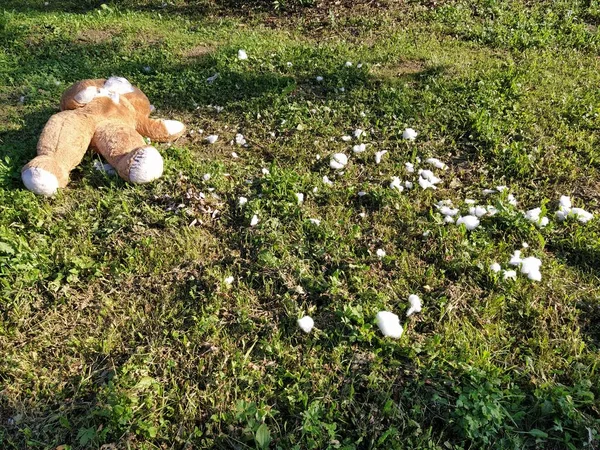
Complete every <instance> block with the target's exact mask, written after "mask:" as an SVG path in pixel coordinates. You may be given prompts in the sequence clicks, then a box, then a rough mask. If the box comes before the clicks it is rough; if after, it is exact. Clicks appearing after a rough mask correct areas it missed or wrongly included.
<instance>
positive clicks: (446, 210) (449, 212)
mask: <svg viewBox="0 0 600 450" xmlns="http://www.w3.org/2000/svg"><path fill="white" fill-rule="evenodd" d="M438 211H439V212H440V214H442V215H444V216H455V215H457V214H458V208H450V207H449V206H446V205H443V206H438Z"/></svg>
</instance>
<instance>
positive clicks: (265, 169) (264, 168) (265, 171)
mask: <svg viewBox="0 0 600 450" xmlns="http://www.w3.org/2000/svg"><path fill="white" fill-rule="evenodd" d="M260 171H261V172H262V174H263V175H269V174H270V173H271V172H269V169H267V168H266V167H263V168H262V169H260Z"/></svg>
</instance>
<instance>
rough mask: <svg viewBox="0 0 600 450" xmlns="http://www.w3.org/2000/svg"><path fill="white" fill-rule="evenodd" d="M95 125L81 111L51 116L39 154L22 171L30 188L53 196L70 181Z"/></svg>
mask: <svg viewBox="0 0 600 450" xmlns="http://www.w3.org/2000/svg"><path fill="white" fill-rule="evenodd" d="M94 127H95V124H94V123H93V121H92V120H90V119H89V118H88V117H87V116H86V115H84V114H80V113H79V112H78V111H62V112H59V113H57V114H54V115H53V116H52V117H50V120H48V122H47V123H46V125H45V126H44V129H43V130H42V134H41V136H40V139H39V141H38V145H37V154H38V156H37V157H35V158H34V159H32V160H31V161H30V162H29V163H28V164H27V165H25V167H23V169H22V171H21V177H22V179H23V182H24V184H25V187H27V189H29V190H31V191H33V192H35V193H36V194H39V195H53V194H54V193H55V192H56V189H57V188H59V187H65V186H66V185H67V183H68V182H69V173H70V172H71V170H73V168H75V167H76V166H77V165H78V164H79V163H80V162H81V160H82V159H83V157H84V155H85V152H86V150H87V149H88V147H89V145H90V141H91V140H92V136H93V133H94Z"/></svg>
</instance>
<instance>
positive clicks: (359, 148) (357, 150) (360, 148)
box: [352, 144, 367, 153]
mask: <svg viewBox="0 0 600 450" xmlns="http://www.w3.org/2000/svg"><path fill="white" fill-rule="evenodd" d="M366 149H367V146H366V145H365V144H356V145H355V146H354V147H352V151H353V152H354V153H362V152H364V151H365V150H366Z"/></svg>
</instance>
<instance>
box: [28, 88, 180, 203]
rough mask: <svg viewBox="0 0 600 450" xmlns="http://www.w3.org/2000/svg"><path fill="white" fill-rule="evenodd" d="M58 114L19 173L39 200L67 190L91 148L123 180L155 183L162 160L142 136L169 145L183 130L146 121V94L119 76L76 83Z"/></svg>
mask: <svg viewBox="0 0 600 450" xmlns="http://www.w3.org/2000/svg"><path fill="white" fill-rule="evenodd" d="M60 109H61V112H59V113H56V114H54V115H53V116H52V117H51V118H50V120H49V121H48V123H47V124H46V126H45V127H44V130H43V131H42V135H41V136H40V140H39V142H38V145H37V154H38V156H37V157H35V158H34V159H33V160H31V161H30V162H29V163H28V164H27V165H26V166H25V167H23V169H22V171H21V178H22V179H23V183H24V184H25V187H27V189H29V190H30V191H33V192H35V193H36V194H39V195H45V196H50V195H53V194H55V193H56V191H57V189H58V188H63V187H65V186H66V185H67V183H68V182H69V172H71V170H73V168H75V166H77V165H78V164H79V163H80V162H81V160H82V159H83V156H84V155H85V153H86V151H87V149H88V147H90V145H91V147H92V148H93V149H94V150H95V151H97V152H98V153H100V154H101V155H102V156H103V157H104V158H105V159H106V161H107V162H108V163H109V164H110V165H111V166H113V167H114V168H115V169H116V171H117V173H118V174H119V175H120V176H121V178H123V179H124V180H127V181H130V182H132V183H148V182H150V181H152V180H155V179H157V178H158V177H160V176H161V175H162V172H163V160H162V157H161V156H160V153H158V151H157V150H156V149H155V148H154V147H152V146H150V145H147V144H146V142H145V141H144V139H143V137H142V136H147V137H149V138H150V139H151V140H153V141H158V142H168V141H172V140H174V139H177V138H178V137H179V136H181V135H182V134H183V132H184V130H185V126H184V125H183V123H181V122H179V121H177V120H154V119H150V118H149V116H150V112H151V111H152V106H151V105H150V102H149V101H148V98H147V97H146V95H144V93H143V92H142V91H140V90H139V89H138V88H136V87H134V86H132V85H131V83H130V82H129V81H127V80H126V79H125V78H121V77H111V78H109V79H108V80H104V79H102V80H83V81H80V82H78V83H75V84H74V85H73V86H71V87H70V88H69V89H67V90H66V91H65V93H64V94H63V96H62V98H61V101H60Z"/></svg>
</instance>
